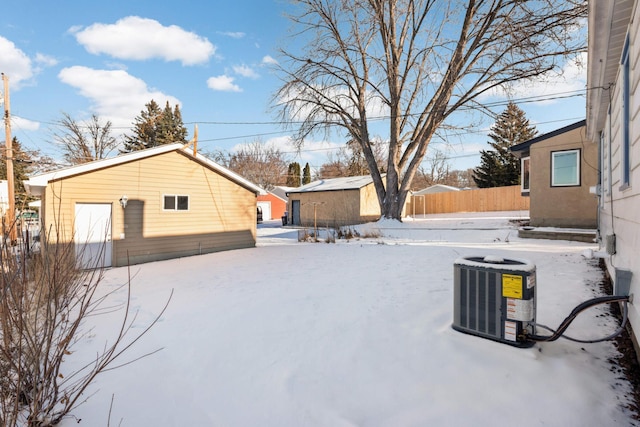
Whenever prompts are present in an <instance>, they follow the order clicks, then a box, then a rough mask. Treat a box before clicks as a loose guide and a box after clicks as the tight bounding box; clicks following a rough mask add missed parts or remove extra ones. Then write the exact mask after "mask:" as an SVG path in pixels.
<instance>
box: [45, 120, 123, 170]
mask: <svg viewBox="0 0 640 427" xmlns="http://www.w3.org/2000/svg"><path fill="white" fill-rule="evenodd" d="M62 116H63V117H62V119H61V120H60V121H59V122H58V125H59V127H60V129H61V130H60V131H56V132H54V134H53V139H54V141H55V142H56V143H57V144H58V145H59V149H60V151H61V152H62V154H63V156H64V159H65V160H66V161H67V162H68V163H70V164H72V165H78V164H81V163H87V162H90V161H93V160H100V159H105V158H107V157H108V156H109V154H111V153H112V152H113V151H114V150H115V149H116V148H117V147H118V145H119V142H118V140H117V139H116V138H115V137H113V136H111V122H110V121H107V122H106V123H105V124H104V125H103V124H101V123H100V118H99V117H98V116H96V115H95V114H94V115H92V116H91V118H90V119H89V120H87V121H86V122H84V123H78V122H77V121H75V120H74V119H73V118H72V117H71V116H70V115H69V114H67V113H63V114H62Z"/></svg>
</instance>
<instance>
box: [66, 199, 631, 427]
mask: <svg viewBox="0 0 640 427" xmlns="http://www.w3.org/2000/svg"><path fill="white" fill-rule="evenodd" d="M527 215H528V213H527V212H508V213H492V214H490V215H487V214H484V215H482V214H466V215H456V216H454V217H452V216H443V215H435V216H427V217H425V218H417V219H415V220H411V219H407V220H406V221H405V222H403V223H402V224H400V223H397V222H389V221H381V222H378V223H375V224H369V225H367V226H366V227H358V229H359V230H361V232H362V233H364V232H365V231H364V230H365V228H366V229H368V232H369V234H379V235H380V237H372V238H368V239H352V240H349V241H345V240H338V241H337V243H335V244H329V243H299V242H298V241H297V236H298V231H297V230H296V229H292V228H282V227H281V226H280V224H279V221H277V222H275V221H274V222H267V223H265V224H263V225H260V226H259V229H258V242H257V247H256V248H251V249H243V250H235V251H228V252H221V253H215V254H209V255H202V256H194V257H189V258H181V259H175V260H170V261H164V262H156V263H149V264H143V265H137V266H133V267H131V274H132V276H133V277H132V287H133V289H132V305H133V308H134V310H138V317H137V319H136V320H135V322H134V332H135V331H141V330H142V328H143V327H144V326H146V325H147V324H148V323H149V322H150V321H151V320H152V319H153V318H154V316H155V315H156V314H157V313H158V312H159V311H160V310H161V308H162V306H163V304H164V303H165V301H166V300H167V298H168V297H169V295H170V293H171V290H173V292H174V294H173V297H172V300H171V302H170V304H169V307H168V309H167V311H166V312H165V313H164V315H163V316H162V317H161V319H160V322H159V323H158V324H156V325H155V327H154V328H153V329H151V330H150V332H149V333H148V334H147V335H146V336H144V337H143V338H142V340H141V341H139V342H138V343H136V345H135V347H133V348H132V350H131V351H130V352H129V353H128V354H127V356H125V359H124V360H125V361H126V360H131V359H134V358H136V357H138V356H140V355H142V354H145V353H146V352H149V351H153V350H156V349H158V348H162V350H161V351H159V352H158V353H155V354H153V355H151V356H149V357H146V358H144V359H142V360H139V361H137V362H135V363H132V364H129V365H126V366H123V367H121V368H119V369H116V370H112V371H109V372H106V373H104V374H102V375H100V376H99V377H98V378H97V380H96V383H95V387H92V389H91V390H90V392H89V394H90V393H94V394H93V395H91V396H90V397H89V400H88V401H87V402H86V403H84V404H83V405H82V406H81V407H79V408H78V409H77V410H76V411H75V412H74V415H75V416H76V417H77V418H79V419H81V422H80V425H85V426H96V425H107V421H108V420H109V409H110V403H111V399H112V396H113V408H112V409H111V418H110V423H111V425H120V423H121V425H122V426H234V427H235V426H285V427H286V426H310V427H314V426H331V427H340V426H388V427H392V426H393V427H397V426H399V427H405V426H406V427H409V426H483V425H495V426H512V425H517V426H540V425H546V426H613V425H636V424H634V423H635V422H634V421H633V419H632V414H631V413H630V412H629V411H628V410H626V409H625V404H626V403H627V400H626V397H625V396H626V394H627V393H628V392H629V390H630V389H631V386H630V385H629V383H628V382H627V381H625V380H624V379H621V378H619V375H620V374H616V373H614V372H612V369H611V366H610V363H609V362H608V361H609V359H610V358H611V357H614V356H615V355H616V354H617V353H616V350H615V348H614V346H613V344H612V343H611V342H603V343H598V344H579V343H575V342H571V341H568V340H558V341H555V342H551V343H542V344H536V345H535V346H534V347H533V348H529V349H520V348H516V347H511V346H508V345H505V344H502V343H498V342H494V341H490V340H487V339H483V338H478V337H474V336H471V335H467V334H463V333H460V332H457V331H454V330H453V329H452V328H451V323H452V316H453V314H452V313H453V292H452V290H453V263H454V261H455V260H456V259H457V258H459V257H463V256H471V255H483V256H484V255H489V254H491V255H499V256H503V257H506V258H521V259H527V260H530V261H531V262H533V263H534V264H535V265H536V268H537V298H538V311H537V320H538V322H539V323H542V324H545V325H548V326H551V327H554V328H555V327H557V326H558V324H559V323H560V322H561V321H562V320H563V319H564V318H565V317H566V316H567V315H568V314H569V313H570V311H571V310H572V309H573V307H575V306H576V305H577V304H579V303H580V302H582V301H585V300H587V299H590V298H593V297H594V296H595V295H596V293H597V292H598V287H597V285H596V283H597V282H598V281H599V280H600V278H601V277H602V273H601V271H600V270H599V268H598V267H597V263H596V262H595V261H594V260H588V259H586V258H585V257H584V256H583V254H584V253H586V252H587V251H588V249H595V247H594V245H589V244H585V243H576V242H567V241H552V240H525V239H520V238H518V236H517V226H516V225H514V224H513V223H511V222H509V220H508V219H509V218H516V219H523V218H527ZM127 275H128V272H127V269H126V268H114V269H111V270H109V271H107V272H106V277H105V278H104V282H103V285H102V286H103V289H104V290H105V291H111V290H114V289H116V288H117V287H118V286H120V285H122V284H123V283H125V282H126V279H127ZM125 296H126V292H125V290H124V289H122V290H119V291H117V292H115V294H114V295H112V296H111V298H110V301H108V303H109V304H110V305H116V304H119V303H122V302H124V301H125ZM601 307H602V306H601ZM605 312H606V311H605V309H604V308H603V307H602V308H594V309H590V310H588V311H587V312H586V313H584V314H582V315H581V316H580V317H578V319H577V320H576V321H575V322H574V323H573V325H572V326H571V327H570V328H569V330H568V331H567V333H568V334H570V335H571V336H574V337H576V338H598V337H602V336H605V335H607V334H609V333H611V332H612V331H614V330H615V329H616V327H617V323H616V321H615V319H613V318H611V317H610V316H608V315H604V314H603V313H605ZM120 314H121V312H120ZM117 315H118V313H110V314H105V315H103V316H98V317H96V318H92V319H90V321H91V322H92V323H93V324H94V330H93V331H92V335H91V339H90V340H88V341H86V342H83V343H80V344H78V345H77V347H76V352H75V353H74V354H73V355H72V356H70V360H69V368H71V367H73V366H78V364H80V363H81V361H82V360H87V359H90V358H91V357H92V355H94V354H95V351H96V349H99V348H101V347H102V346H103V345H104V343H105V341H107V340H108V339H110V338H111V337H113V336H114V334H115V332H116V331H114V330H113V324H114V323H113V322H114V319H115V318H116V317H117ZM538 332H539V333H542V332H543V331H538ZM76 422H77V419H74V418H69V419H67V420H65V421H64V422H63V423H62V425H63V426H65V427H70V426H72V425H77V424H76Z"/></svg>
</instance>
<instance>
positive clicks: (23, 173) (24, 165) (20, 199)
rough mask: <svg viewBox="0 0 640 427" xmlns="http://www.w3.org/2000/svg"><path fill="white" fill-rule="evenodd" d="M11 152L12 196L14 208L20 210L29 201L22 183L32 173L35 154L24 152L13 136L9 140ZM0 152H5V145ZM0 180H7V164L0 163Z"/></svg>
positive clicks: (0, 147)
mask: <svg viewBox="0 0 640 427" xmlns="http://www.w3.org/2000/svg"><path fill="white" fill-rule="evenodd" d="M11 149H12V150H11V151H12V152H13V156H12V157H13V194H14V196H15V201H14V202H15V206H16V208H18V209H22V208H23V206H24V205H26V202H27V201H29V200H30V198H29V197H28V196H27V192H26V190H25V188H24V185H22V182H23V181H25V180H27V179H28V176H29V174H30V173H31V172H32V171H33V165H34V163H35V162H34V156H35V157H37V155H38V153H37V152H29V151H25V150H24V149H23V148H22V145H21V144H20V141H18V138H16V137H15V136H14V137H13V138H12V139H11ZM0 150H1V151H2V152H3V153H4V152H5V144H4V143H3V144H2V145H1V146H0ZM0 179H2V180H6V179H7V163H6V162H5V161H2V162H0Z"/></svg>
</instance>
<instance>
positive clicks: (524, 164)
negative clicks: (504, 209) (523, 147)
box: [520, 157, 530, 193]
mask: <svg viewBox="0 0 640 427" xmlns="http://www.w3.org/2000/svg"><path fill="white" fill-rule="evenodd" d="M529 159H530V157H523V158H522V159H521V160H520V172H521V173H520V175H521V176H520V187H521V189H522V192H523V193H528V192H529Z"/></svg>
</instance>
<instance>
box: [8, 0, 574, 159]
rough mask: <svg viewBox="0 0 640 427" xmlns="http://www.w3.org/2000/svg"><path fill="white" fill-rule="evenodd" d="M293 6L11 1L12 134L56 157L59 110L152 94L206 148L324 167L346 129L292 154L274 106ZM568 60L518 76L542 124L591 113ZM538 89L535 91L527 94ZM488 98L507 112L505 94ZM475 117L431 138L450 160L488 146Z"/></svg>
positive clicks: (120, 120)
mask: <svg viewBox="0 0 640 427" xmlns="http://www.w3.org/2000/svg"><path fill="white" fill-rule="evenodd" d="M287 7H289V6H288V5H287V2H286V0H238V1H235V2H230V1H210V2H192V1H183V2H175V1H174V2H164V1H153V2H151V1H146V0H142V1H141V0H136V1H130V0H129V1H120V0H116V1H110V2H86V1H85V2H80V1H65V0H61V1H57V2H47V1H30V0H20V1H15V0H8V1H7V0H5V1H4V2H3V6H2V8H1V10H2V13H0V71H1V72H3V73H5V74H6V75H7V76H9V82H10V95H11V115H12V135H13V136H16V137H17V138H18V139H19V140H20V142H21V143H22V144H23V145H24V146H25V147H27V148H29V149H40V150H41V151H42V152H43V153H45V154H49V155H51V156H53V157H59V152H58V151H57V149H56V147H55V144H54V143H53V142H52V141H53V138H52V134H53V132H54V131H55V130H56V122H57V121H59V120H60V119H61V118H62V113H63V112H64V113H68V114H70V115H71V116H72V117H73V118H74V119H76V120H77V121H80V122H81V121H84V120H86V119H88V118H89V117H90V116H91V114H96V115H98V116H99V117H100V118H101V119H103V120H110V121H111V122H112V124H113V128H114V134H117V133H120V132H124V131H126V130H128V129H130V128H131V126H132V123H133V121H134V119H135V117H136V116H138V115H139V114H140V112H141V110H143V109H144V105H145V104H146V103H147V102H149V100H151V99H154V100H155V101H156V102H158V103H159V104H160V105H161V106H164V104H165V102H166V101H167V100H168V101H169V102H170V103H171V105H174V104H176V103H177V104H179V105H180V108H181V111H182V118H183V121H184V123H185V125H186V127H187V129H188V131H189V138H190V137H191V136H192V135H193V128H194V125H195V124H197V125H198V140H199V148H200V149H201V150H202V151H205V152H206V151H215V150H233V149H234V148H235V147H237V146H238V145H239V144H243V143H248V142H251V141H254V140H255V139H256V138H260V139H261V140H262V141H264V142H267V143H272V144H275V145H277V146H278V147H279V148H280V149H281V150H282V151H283V152H287V153H291V154H290V155H291V158H292V160H297V161H300V162H301V163H304V162H309V163H310V164H311V166H312V167H313V168H314V169H315V168H319V167H320V166H321V165H322V163H324V162H325V161H326V160H327V154H328V153H331V152H332V150H335V149H336V148H337V147H339V146H341V144H342V143H343V140H341V139H338V138H336V139H335V140H327V141H325V140H322V136H321V135H319V136H318V137H317V139H314V140H309V141H307V142H306V144H305V147H304V148H303V151H302V152H301V153H300V154H299V157H295V154H294V152H295V150H294V149H293V147H291V146H290V145H289V143H288V140H289V138H288V136H289V134H290V133H289V132H287V131H286V130H285V129H284V128H283V127H282V126H280V125H278V124H277V123H275V122H276V121H277V118H276V117H275V115H274V113H273V112H271V111H270V100H271V96H272V95H273V93H274V92H275V90H276V89H277V88H278V84H279V80H278V78H277V76H275V75H274V74H273V72H272V68H271V67H270V65H272V64H273V62H274V61H277V60H278V56H277V47H278V46H280V45H282V43H290V42H291V40H290V39H288V38H287V37H288V35H289V32H290V31H289V30H290V25H289V22H288V20H287V19H286V18H285V16H284V13H285V11H286V8H287ZM293 43H295V41H293ZM566 68H567V73H566V78H565V79H563V80H554V81H551V82H544V83H540V82H539V83H537V84H533V85H526V86H525V85H521V86H518V87H516V88H514V91H513V92H512V94H511V99H514V100H516V101H518V104H519V105H520V107H521V108H522V109H523V110H525V112H526V113H527V117H528V118H529V119H530V120H531V122H532V123H533V124H535V125H536V126H537V129H538V130H539V131H540V132H549V131H552V130H554V129H557V128H559V127H562V126H565V125H567V124H570V123H573V122H575V121H578V120H581V119H583V118H584V115H585V111H584V109H585V106H584V105H585V104H584V87H585V81H586V78H585V73H586V71H584V70H579V69H577V68H576V67H575V66H574V65H573V64H570V63H568V64H567V67H566ZM576 95H581V96H576ZM531 97H533V98H534V99H536V100H538V101H537V102H519V100H521V99H524V98H531ZM563 97H564V98H563ZM542 98H545V99H546V100H545V101H539V100H540V99H542ZM547 98H548V99H547ZM559 98H560V99H559ZM484 99H485V100H486V102H491V103H497V105H496V106H495V107H494V108H493V110H494V111H495V112H496V113H500V112H501V111H502V110H504V104H503V102H506V101H507V99H508V98H507V97H506V96H505V95H504V94H502V93H496V94H494V95H493V96H490V97H485V98H484ZM457 120H463V121H464V120H465V119H464V117H460V116H458V118H457ZM471 121H473V122H477V124H476V126H475V127H474V128H473V129H472V130H471V131H465V132H462V134H460V135H455V136H451V137H450V138H449V140H448V144H443V143H441V142H439V141H436V142H434V143H433V144H432V147H431V148H430V149H438V150H441V151H444V152H445V153H446V154H447V155H448V156H449V158H450V160H449V162H450V164H451V165H452V167H453V168H454V169H466V168H468V167H475V166H477V165H478V164H479V150H480V149H482V148H486V147H487V146H486V141H487V140H488V137H487V129H488V128H489V126H490V125H491V123H492V121H491V120H489V119H488V118H487V117H478V116H474V117H470V118H469V122H471ZM3 137H4V133H2V139H4V138H3ZM429 155H430V154H429V153H428V155H427V156H428V157H429Z"/></svg>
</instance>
